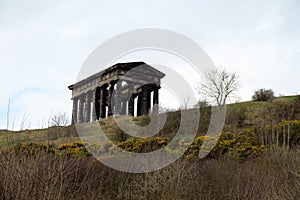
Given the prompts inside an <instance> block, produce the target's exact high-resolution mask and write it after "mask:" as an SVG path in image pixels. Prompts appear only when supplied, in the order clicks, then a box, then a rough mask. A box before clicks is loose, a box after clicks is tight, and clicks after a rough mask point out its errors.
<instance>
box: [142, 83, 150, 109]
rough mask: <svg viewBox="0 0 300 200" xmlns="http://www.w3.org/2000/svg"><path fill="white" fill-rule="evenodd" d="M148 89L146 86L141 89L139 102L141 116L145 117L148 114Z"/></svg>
mask: <svg viewBox="0 0 300 200" xmlns="http://www.w3.org/2000/svg"><path fill="white" fill-rule="evenodd" d="M148 94H149V92H148V88H147V87H146V86H143V87H142V102H141V115H147V114H148V111H149V110H148V102H149V97H148Z"/></svg>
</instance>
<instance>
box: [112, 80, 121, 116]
mask: <svg viewBox="0 0 300 200" xmlns="http://www.w3.org/2000/svg"><path fill="white" fill-rule="evenodd" d="M121 87H122V81H118V82H117V89H116V90H115V92H114V98H113V100H114V101H113V102H114V104H115V112H116V113H115V114H117V115H119V114H121V112H122V111H121Z"/></svg>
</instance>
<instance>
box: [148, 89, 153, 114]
mask: <svg viewBox="0 0 300 200" xmlns="http://www.w3.org/2000/svg"><path fill="white" fill-rule="evenodd" d="M151 92H152V90H151V89H150V88H149V89H148V90H147V114H149V111H150V108H151Z"/></svg>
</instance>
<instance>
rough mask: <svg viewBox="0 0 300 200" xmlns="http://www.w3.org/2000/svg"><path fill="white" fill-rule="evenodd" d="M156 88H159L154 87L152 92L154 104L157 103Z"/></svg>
mask: <svg viewBox="0 0 300 200" xmlns="http://www.w3.org/2000/svg"><path fill="white" fill-rule="evenodd" d="M158 90H159V88H158V87H157V88H154V92H153V105H154V104H157V105H158V104H159V102H158Z"/></svg>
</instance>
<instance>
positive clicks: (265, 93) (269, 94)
mask: <svg viewBox="0 0 300 200" xmlns="http://www.w3.org/2000/svg"><path fill="white" fill-rule="evenodd" d="M272 99H274V91H273V90H271V89H263V88H262V89H258V90H256V91H255V92H254V95H253V96H252V100H253V101H269V100H272Z"/></svg>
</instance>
